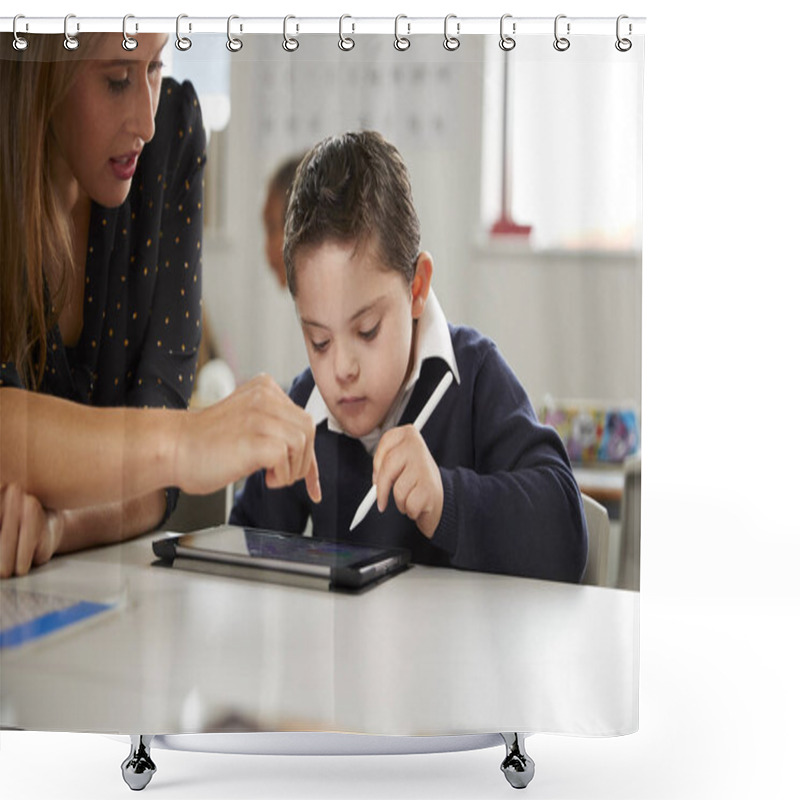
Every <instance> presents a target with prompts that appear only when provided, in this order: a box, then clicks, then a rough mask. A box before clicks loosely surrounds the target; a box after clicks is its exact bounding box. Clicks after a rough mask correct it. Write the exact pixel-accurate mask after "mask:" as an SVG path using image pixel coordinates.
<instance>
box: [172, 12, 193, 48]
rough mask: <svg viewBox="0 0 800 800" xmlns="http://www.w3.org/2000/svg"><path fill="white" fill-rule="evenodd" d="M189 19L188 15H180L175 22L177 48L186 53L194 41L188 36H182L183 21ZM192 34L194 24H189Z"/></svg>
mask: <svg viewBox="0 0 800 800" xmlns="http://www.w3.org/2000/svg"><path fill="white" fill-rule="evenodd" d="M182 19H189V15H188V14H178V18H177V19H176V20H175V47H177V48H178V50H180V51H181V52H183V53H185V52H186V51H187V50H188V49H189V48H190V47H191V46H192V40H191V39H190V38H189V37H188V36H181V20H182ZM191 32H192V23H191V22H190V23H189V33H191Z"/></svg>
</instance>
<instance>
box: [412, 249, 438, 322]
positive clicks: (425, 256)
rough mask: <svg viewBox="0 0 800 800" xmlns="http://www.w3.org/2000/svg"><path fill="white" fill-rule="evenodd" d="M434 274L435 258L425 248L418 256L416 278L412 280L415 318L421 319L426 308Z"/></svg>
mask: <svg viewBox="0 0 800 800" xmlns="http://www.w3.org/2000/svg"><path fill="white" fill-rule="evenodd" d="M432 276H433V258H432V257H431V254H430V253H428V252H426V251H424V250H423V251H422V252H421V253H420V254H419V255H418V256H417V267H416V271H415V273H414V280H413V281H412V282H411V316H412V318H413V319H419V318H420V317H421V316H422V312H423V311H424V310H425V301H426V300H427V299H428V292H429V291H430V289H431V277H432Z"/></svg>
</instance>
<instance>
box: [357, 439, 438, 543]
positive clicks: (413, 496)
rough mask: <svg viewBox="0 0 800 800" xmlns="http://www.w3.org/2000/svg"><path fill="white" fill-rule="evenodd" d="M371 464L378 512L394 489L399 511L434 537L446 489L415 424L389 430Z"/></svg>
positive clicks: (429, 535)
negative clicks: (376, 491)
mask: <svg viewBox="0 0 800 800" xmlns="http://www.w3.org/2000/svg"><path fill="white" fill-rule="evenodd" d="M372 463H373V477H372V482H373V483H374V484H375V485H376V486H377V489H378V494H377V503H378V511H381V512H383V511H384V509H385V508H386V504H387V503H388V502H389V492H393V494H394V502H395V505H396V506H397V510H398V511H399V512H400V513H401V514H405V515H406V516H407V517H410V518H411V519H413V520H414V522H416V523H417V528H419V530H420V531H421V532H422V533H423V534H424V535H425V536H427V537H428V538H429V539H430V538H432V537H433V534H434V532H435V531H436V528H437V527H438V525H439V520H440V519H441V518H442V507H443V506H444V488H443V487H442V475H441V473H440V472H439V467H438V466H437V465H436V462H435V461H434V460H433V456H432V455H431V453H430V450H428V446H427V445H426V444H425V440H424V439H423V438H422V435H421V434H420V432H419V431H418V430H417V429H416V428H415V427H414V426H413V425H403V426H402V427H400V428H392V429H391V430H389V431H387V432H386V433H384V434H383V436H382V437H381V440H380V442H378V447H377V449H376V450H375V457H374V459H373V462H372Z"/></svg>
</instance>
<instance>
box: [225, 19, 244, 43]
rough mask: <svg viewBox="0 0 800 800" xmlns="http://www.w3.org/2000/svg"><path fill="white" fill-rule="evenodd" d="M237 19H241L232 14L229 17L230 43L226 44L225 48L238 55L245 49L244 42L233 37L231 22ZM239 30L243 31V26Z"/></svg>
mask: <svg viewBox="0 0 800 800" xmlns="http://www.w3.org/2000/svg"><path fill="white" fill-rule="evenodd" d="M235 19H239V17H237V16H236V14H231V15H230V16H229V17H228V41H227V42H225V47H227V48H228V50H230V51H231V53H238V52H239V51H240V50H241V49H242V48H243V47H244V42H243V41H242V40H241V39H237V38H236V37H235V36H232V35H231V22H233V20H235ZM239 30H240V31H241V30H242V28H241V26H239Z"/></svg>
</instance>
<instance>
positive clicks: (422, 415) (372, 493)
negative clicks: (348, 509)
mask: <svg viewBox="0 0 800 800" xmlns="http://www.w3.org/2000/svg"><path fill="white" fill-rule="evenodd" d="M452 382H453V373H452V372H449V371H448V372H447V373H445V376H444V377H443V378H442V379H441V380H440V381H439V385H438V386H437V387H436V388H435V389H434V391H433V394H432V395H431V396H430V397H429V398H428V402H427V403H425V405H424V406H423V407H422V411H420V412H419V414H418V415H417V418H416V419H415V420H414V427H415V428H416V429H417V430H418V431H421V430H422V426H423V425H424V424H425V423H426V422H427V421H428V417H430V415H431V414H432V413H433V409H434V408H436V406H438V405H439V401H440V400H441V399H442V395H444V393H445V392H446V391H447V389H448V387H449V386H450V384H451V383H452ZM377 497H378V487H377V486H375V484H374V483H373V484H372V488H371V489H370V490H369V491H368V492H367V494H366V497H364V499H363V500H362V501H361V505H359V507H358V508H357V509H356V513H355V516H354V517H353V521H352V522H351V523H350V530H353V528H355V527H356V525H358V524H360V523H361V520H363V519H364V517H366V516H367V512H368V511H369V510H370V509H371V508H372V504H373V503H374V502H375V500H376V499H377Z"/></svg>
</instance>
